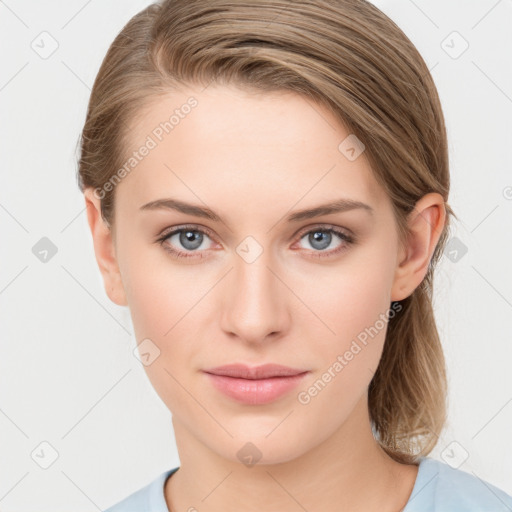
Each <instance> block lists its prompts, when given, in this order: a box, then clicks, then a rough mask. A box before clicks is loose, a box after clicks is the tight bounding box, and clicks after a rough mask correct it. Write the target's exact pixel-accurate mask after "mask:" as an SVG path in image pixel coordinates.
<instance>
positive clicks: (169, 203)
mask: <svg viewBox="0 0 512 512" xmlns="http://www.w3.org/2000/svg"><path fill="white" fill-rule="evenodd" d="M160 209H166V210H177V211H179V212H181V213H185V214H188V215H194V216H195V217H203V218H205V219H210V220H213V221H216V222H220V221H222V219H221V218H220V217H219V216H218V215H217V214H216V213H215V212H214V211H212V210H210V209H209V208H206V207H202V206H197V205H193V204H190V203H185V202H183V201H178V200H177V199H171V198H166V199H157V200H155V201H151V202H149V203H146V204H144V205H142V206H141V207H140V210H142V211H146V210H160ZM356 209H361V210H363V211H366V212H368V213H369V214H370V215H373V214H374V213H375V210H374V209H373V208H372V207H371V206H370V205H368V204H366V203H363V202H361V201H356V200H354V199H345V198H342V199H338V200H336V201H332V202H330V203H326V204H322V205H319V206H315V207H314V208H309V209H306V210H298V211H296V212H294V213H292V214H290V215H289V216H288V217H287V218H286V220H287V221H288V222H297V221H301V220H305V219H312V218H314V217H320V216H321V215H329V214H331V213H340V212H346V211H349V210H356Z"/></svg>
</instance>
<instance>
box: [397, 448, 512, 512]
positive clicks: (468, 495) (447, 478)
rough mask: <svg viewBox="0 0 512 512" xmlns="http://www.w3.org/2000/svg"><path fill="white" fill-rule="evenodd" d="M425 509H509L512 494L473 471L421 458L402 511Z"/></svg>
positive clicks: (498, 511)
mask: <svg viewBox="0 0 512 512" xmlns="http://www.w3.org/2000/svg"><path fill="white" fill-rule="evenodd" d="M427 510H428V511H436V512H444V511H446V512H448V511H450V512H452V511H457V512H480V511H481V512H484V511H485V512H487V511H491V510H492V511H495V512H512V496H510V495H509V494H507V493H505V491H503V490H501V489H498V488H497V487H495V486H494V485H492V484H490V483H489V482H486V481H485V480H482V479H481V478H479V477H478V476H477V475H476V474H474V473H467V472H466V471H463V470H461V469H454V468H452V467H451V466H450V465H448V464H445V463H444V462H440V461H438V460H435V459H431V458H429V457H422V458H421V459H420V466H419V470H418V476H417V478H416V483H415V485H414V488H413V491H412V493H411V496H410V498H409V501H408V502H407V506H406V508H405V509H404V511H403V512H423V511H427Z"/></svg>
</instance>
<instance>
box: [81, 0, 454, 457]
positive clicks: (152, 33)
mask: <svg viewBox="0 0 512 512" xmlns="http://www.w3.org/2000/svg"><path fill="white" fill-rule="evenodd" d="M214 80H215V81H217V82H218V83H226V84H227V83H233V84H236V85H238V86H240V87H246V88H248V89H250V90H253V91H263V92H264V91H279V90H289V91H294V92H296V93H298V94H302V95H305V96H307V97H308V98H310V99H311V100H315V101H318V102H320V103H321V104H323V105H325V106H327V107H328V108H329V109H330V111H331V112H332V113H333V114H334V115H335V116H336V117H337V119H339V121H340V122H341V123H343V124H344V126H346V127H347V128H348V129H349V130H350V133H353V134H355V135H356V136H357V137H358V138H359V139H360V140H361V141H362V142H363V144H364V145H365V155H366V157H367V158H368V159H369V161H370V164H371V166H372V170H373V172H374V174H375V177H376V179H377V180H378V182H379V183H380V184H381V185H382V186H383V187H384V189H385V190H386V191H387V193H388V194H389V197H390V199H391V201H392V203H393V208H394V212H395V217H396V222H397V227H398V230H399V235H400V242H401V243H403V242H404V241H405V239H406V236H407V216H408V214H409V213H411V212H412V210H413V208H414V205H415V203H416V201H417V200H419V199H420V198H421V197H422V196H423V195H425V194H427V193H429V192H438V193H439V194H441V195H442V197H443V198H444V200H445V208H446V212H447V215H446V224H445V227H444V229H443V232H442V234H441V236H440V239H439V242H438V244H437V246H436V249H435V251H434V254H433V257H432V259H431V261H430V265H429V269H428V272H427V275H426V277H425V278H424V280H423V281H422V283H421V284H420V285H419V286H418V287H417V288H416V289H415V291H414V292H413V293H412V294H411V295H410V296H409V297H407V298H405V299H404V300H402V301H400V306H401V310H400V313H399V314H398V315H395V317H394V318H390V320H389V325H388V330H387V334H386V341H385V344H384V350H383V354H382V358H381V360H380V363H379V366H378V368H377V371H376V373H375V375H374V377H373V379H372V381H371V383H370V386H369V390H368V405H369V413H370V419H371V422H372V427H373V429H374V434H375V437H376V439H377V440H378V442H379V443H380V445H381V446H382V448H383V449H384V450H386V452H387V453H388V454H389V455H390V456H391V457H393V458H394V459H395V460H397V461H400V462H405V463H412V462H415V461H417V460H418V457H419V455H426V454H428V453H429V452H430V451H431V450H432V448H433V447H434V446H435V444H436V441H437V436H438V435H439V434H440V431H441V429H442V428H443V426H444V424H445V420H446V396H447V389H446V387H447V384H446V373H445V361H444V355H443V350H442V346H441V343H440V339H439V335H438V331H437V327H436V322H435V318H434V312H433V305H432V298H433V295H432V294H433V275H434V267H435V265H436V264H437V262H438V260H439V258H440V257H441V254H442V251H443V249H444V245H445V243H446V240H447V238H448V236H449V235H448V229H449V218H450V215H452V216H455V217H456V215H455V214H454V213H453V211H452V209H451V208H450V206H449V205H448V204H447V203H446V201H447V199H448V192H449V186H450V177H449V168H448V149H447V138H446V130H445V124H444V118H443V113H442V109H441V105H440V101H439V97H438V94H437V91H436V87H435V85H434V82H433V79H432V77H431V75H430V72H429V70H428V68H427V66H426V64H425V62H424V60H423V59H422V57H421V56H420V54H419V53H418V51H417V50H416V48H415V47H414V45H413V44H412V43H411V41H410V40H409V39H408V38H407V36H406V35H405V34H404V33H403V32H402V30H400V28H398V26H397V25H396V24H395V23H394V22H393V21H392V20H390V19H389V18H388V17H387V16H386V15H384V14H383V13H382V12H381V11H380V10H379V9H377V8H376V7H375V6H373V5H372V4H370V3H369V2H367V1H365V0H300V1H297V0H293V1H292V0H252V1H249V0H248V1H244V2H240V1H235V0H166V1H162V2H160V3H156V4H152V5H150V6H148V7H147V8H145V9H143V10H142V11H141V12H140V13H138V14H137V15H135V16H134V17H133V18H132V19H131V20H130V21H129V22H128V23H127V24H126V25H125V27H124V28H123V29H122V31H121V32H120V33H119V35H118V36H117V37H116V39H115V40H114V42H113V43H112V45H111V46H110V48H109V50H108V52H107V55H106V56H105V59H104V60H103V63H102V65H101V68H100V70H99V73H98V75H97V77H96V80H95V83H94V87H93V90H92V94H91V98H90V102H89V106H88V111H87V118H86V122H85V126H84V129H83V133H82V138H81V148H80V149H81V154H80V159H79V172H78V181H79V186H80V189H81V190H82V191H83V190H84V189H85V188H86V187H93V188H94V189H97V190H98V189H101V188H102V187H103V185H104V184H105V183H107V182H108V181H109V179H111V177H112V176H113V175H114V173H115V171H116V170H117V169H119V168H120V167H121V165H122V163H123V161H125V151H126V142H127V140H128V139H127V137H128V135H129V126H130V123H132V122H133V121H134V119H136V117H137V115H139V114H140V113H141V111H142V109H143V108H144V107H145V106H147V105H148V102H149V101H154V100H155V98H157V97H158V96H159V95H161V94H165V93H168V92H169V91H170V90H172V88H173V87H177V86H179V85H180V84H184V85H187V84H204V85H205V86H206V85H207V84H208V83H210V82H211V81H214ZM110 188H111V187H109V189H110ZM103 190H105V189H103ZM114 192H115V188H111V190H108V191H107V193H105V192H103V196H102V198H101V199H102V200H101V214H102V217H103V219H104V220H105V221H106V222H107V223H108V224H109V225H110V226H113V223H114Z"/></svg>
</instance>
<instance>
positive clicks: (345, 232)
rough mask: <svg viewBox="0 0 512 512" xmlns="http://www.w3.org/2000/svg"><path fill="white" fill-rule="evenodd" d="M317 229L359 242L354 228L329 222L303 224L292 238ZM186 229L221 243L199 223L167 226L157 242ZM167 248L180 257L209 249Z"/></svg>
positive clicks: (346, 242)
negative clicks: (185, 249) (182, 254)
mask: <svg viewBox="0 0 512 512" xmlns="http://www.w3.org/2000/svg"><path fill="white" fill-rule="evenodd" d="M315 229H316V230H318V231H327V232H329V231H330V232H332V233H334V234H335V235H337V236H338V237H339V238H340V239H341V241H342V245H344V246H345V248H348V246H350V245H354V244H355V243H356V242H357V237H356V235H355V234H354V233H353V231H352V230H350V229H348V228H344V227H341V226H337V225H334V224H329V223H315V224H310V225H308V226H303V227H302V228H300V229H299V230H298V231H296V232H295V234H294V235H293V236H292V237H291V240H294V239H295V238H298V240H297V242H300V241H301V239H302V238H303V237H304V235H306V234H308V233H310V232H313V231H315ZM186 230H190V231H197V232H200V233H204V234H206V235H208V237H209V238H211V239H212V240H213V241H215V242H216V243H219V242H218V241H217V240H216V236H215V235H214V234H213V231H212V230H211V229H209V228H207V227H205V226H201V225H198V224H181V225H176V226H171V227H167V228H165V229H163V230H162V231H161V232H160V233H159V234H158V235H157V238H156V242H158V243H160V244H161V245H162V246H163V245H164V242H165V241H166V239H168V238H169V237H171V236H173V235H175V234H176V233H179V232H180V231H186ZM165 250H167V251H169V252H171V253H174V254H176V255H177V257H178V258H187V257H190V258H194V257H200V258H202V257H204V256H202V254H203V253H205V252H207V250H203V251H197V252H194V251H190V252H187V251H182V250H179V249H174V248H172V249H165ZM341 250H343V249H334V250H330V251H313V253H318V254H317V256H318V257H325V258H328V257H330V256H334V255H336V254H337V253H338V252H340V251H341ZM180 253H185V254H187V256H179V254H180ZM194 253H195V254H194Z"/></svg>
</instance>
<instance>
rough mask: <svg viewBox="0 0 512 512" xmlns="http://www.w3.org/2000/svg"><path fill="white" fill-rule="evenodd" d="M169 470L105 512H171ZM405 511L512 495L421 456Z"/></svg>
mask: <svg viewBox="0 0 512 512" xmlns="http://www.w3.org/2000/svg"><path fill="white" fill-rule="evenodd" d="M178 469H179V467H176V468H173V469H170V470H168V471H165V472H164V473H162V474H161V475H159V476H158V477H157V478H155V479H154V480H153V481H152V482H150V483H149V484H148V485H146V486H145V487H143V488H142V489H139V490H138V491H136V492H134V493H133V494H130V496H128V497H126V498H125V499H124V500H122V501H120V502H119V503H117V504H116V505H114V506H112V507H110V508H109V509H107V510H106V511H105V512H169V509H168V508H167V504H166V503H165V497H164V485H165V481H166V480H167V478H168V477H169V476H170V475H172V474H173V473H174V472H175V471H177V470H178ZM402 512H512V496H510V495H509V494H507V493H505V492H504V491H502V490H501V489H498V488H497V487H495V486H494V485H491V484H489V483H488V482H486V481H484V480H481V479H480V478H479V477H477V476H476V475H474V474H470V473H466V472H465V471H462V470H460V469H453V468H452V467H451V466H449V465H448V464H445V463H444V462H439V461H437V460H435V459H431V458H429V457H421V458H420V462H419V468H418V475H417V476H416V482H415V483H414V487H413V489H412V493H411V496H410V497H409V500H408V501H407V505H406V506H405V508H404V509H403V510H402Z"/></svg>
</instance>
